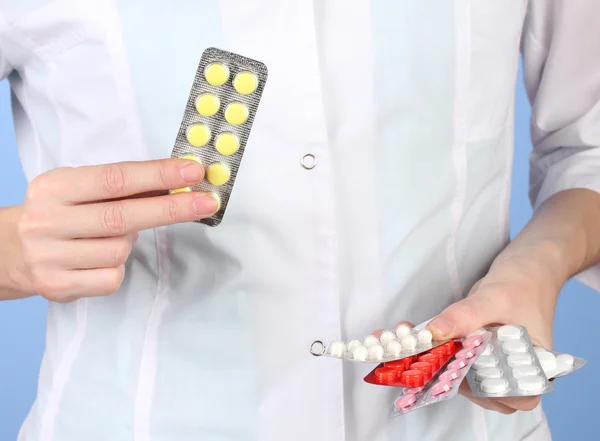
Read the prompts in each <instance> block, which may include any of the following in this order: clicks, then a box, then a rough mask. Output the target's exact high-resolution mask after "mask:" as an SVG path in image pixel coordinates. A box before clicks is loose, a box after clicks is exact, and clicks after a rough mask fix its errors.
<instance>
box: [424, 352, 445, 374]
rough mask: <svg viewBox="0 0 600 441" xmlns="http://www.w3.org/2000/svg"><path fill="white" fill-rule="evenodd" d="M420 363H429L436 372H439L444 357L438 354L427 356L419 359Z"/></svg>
mask: <svg viewBox="0 0 600 441" xmlns="http://www.w3.org/2000/svg"><path fill="white" fill-rule="evenodd" d="M419 361H421V362H425V363H429V364H430V365H431V368H432V369H433V370H434V371H438V370H439V368H440V364H441V363H442V357H441V356H439V355H437V354H425V355H421V356H420V357H419Z"/></svg>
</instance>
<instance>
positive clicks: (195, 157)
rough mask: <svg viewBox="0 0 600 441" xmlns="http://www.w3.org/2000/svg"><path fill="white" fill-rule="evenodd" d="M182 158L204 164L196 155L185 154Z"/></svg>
mask: <svg viewBox="0 0 600 441" xmlns="http://www.w3.org/2000/svg"><path fill="white" fill-rule="evenodd" d="M181 159H187V160H189V161H196V162H197V163H198V164H202V161H201V160H200V158H198V157H197V156H196V155H183V156H182V157H181Z"/></svg>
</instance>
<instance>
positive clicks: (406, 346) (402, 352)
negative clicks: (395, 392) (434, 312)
mask: <svg viewBox="0 0 600 441" xmlns="http://www.w3.org/2000/svg"><path fill="white" fill-rule="evenodd" d="M446 341H447V340H444V341H436V340H433V339H432V335H431V332H430V331H429V330H427V329H421V326H416V327H414V328H411V327H410V326H408V325H405V324H400V325H398V326H396V328H395V329H394V330H393V331H391V330H385V331H383V332H381V335H379V337H377V336H375V335H373V334H370V335H368V336H367V337H366V338H364V339H363V340H358V339H351V340H349V341H347V342H344V341H341V340H337V341H333V342H331V343H330V344H329V345H326V344H325V343H323V342H322V341H321V340H316V341H314V342H312V344H311V345H310V353H311V354H312V355H314V356H317V357H320V356H327V357H333V358H338V359H342V360H349V361H358V362H367V363H381V362H388V361H395V360H402V359H403V358H406V357H411V356H413V355H418V354H421V353H423V352H425V351H428V350H429V349H433V348H436V347H438V346H440V345H442V344H444V343H446Z"/></svg>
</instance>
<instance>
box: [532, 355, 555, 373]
mask: <svg viewBox="0 0 600 441" xmlns="http://www.w3.org/2000/svg"><path fill="white" fill-rule="evenodd" d="M537 357H538V360H539V361H540V364H541V365H542V369H543V370H544V372H550V371H553V370H555V369H556V356H555V355H554V354H553V353H552V352H540V353H539V354H537Z"/></svg>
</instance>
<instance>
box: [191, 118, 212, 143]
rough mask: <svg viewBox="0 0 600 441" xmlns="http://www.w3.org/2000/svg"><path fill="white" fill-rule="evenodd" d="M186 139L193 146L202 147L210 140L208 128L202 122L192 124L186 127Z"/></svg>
mask: <svg viewBox="0 0 600 441" xmlns="http://www.w3.org/2000/svg"><path fill="white" fill-rule="evenodd" d="M187 140H188V142H189V143H190V144H192V145H193V146H194V147H202V146H203V145H206V144H208V141H210V129H209V128H208V127H206V126H205V125H204V124H194V125H193V126H190V127H188V129H187Z"/></svg>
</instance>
